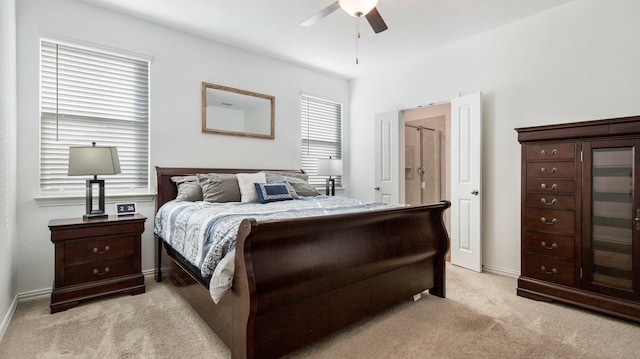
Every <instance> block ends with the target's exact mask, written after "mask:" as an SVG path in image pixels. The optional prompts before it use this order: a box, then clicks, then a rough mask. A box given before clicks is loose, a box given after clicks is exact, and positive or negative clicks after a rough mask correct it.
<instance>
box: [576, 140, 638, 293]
mask: <svg viewBox="0 0 640 359" xmlns="http://www.w3.org/2000/svg"><path fill="white" fill-rule="evenodd" d="M583 156H584V162H583V166H584V167H583V169H584V172H583V183H584V184H585V185H586V186H585V188H583V194H584V196H585V197H586V198H583V200H584V202H583V204H584V207H583V208H584V209H583V222H584V226H583V237H584V241H583V248H582V250H583V257H582V258H583V268H582V270H583V272H582V275H583V284H584V285H585V286H587V287H589V288H591V289H594V290H598V291H600V292H604V293H605V294H606V293H610V294H612V295H618V296H619V295H621V296H623V297H629V298H633V297H635V294H634V292H635V290H636V287H635V285H634V281H635V280H636V279H635V278H634V272H635V270H637V269H636V268H634V263H633V254H634V246H635V245H636V243H637V242H636V239H635V237H637V236H638V234H637V233H638V232H639V231H640V207H638V205H637V201H636V198H635V197H636V193H635V192H636V191H635V188H638V187H637V186H636V185H637V183H636V182H637V177H638V176H637V175H636V163H637V162H636V141H633V140H621V141H594V142H586V143H584V146H583Z"/></svg>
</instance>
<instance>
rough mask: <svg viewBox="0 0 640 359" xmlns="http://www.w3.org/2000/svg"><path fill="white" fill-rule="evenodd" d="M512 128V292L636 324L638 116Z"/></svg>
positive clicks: (639, 292) (639, 310) (639, 309)
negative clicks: (518, 192)
mask: <svg viewBox="0 0 640 359" xmlns="http://www.w3.org/2000/svg"><path fill="white" fill-rule="evenodd" d="M516 131H517V132H518V141H519V142H520V143H521V144H522V197H521V204H522V209H521V216H522V223H521V231H522V233H521V241H522V242H521V251H522V253H521V263H522V268H521V275H520V277H519V279H518V289H517V293H518V295H520V296H523V297H527V298H532V299H536V300H544V301H558V302H563V303H568V304H574V305H578V306H581V307H583V308H587V309H592V310H596V311H599V312H603V313H607V314H611V315H615V316H618V317H622V318H626V319H629V320H633V321H636V322H640V116H636V117H625V118H615V119H608V120H596V121H587V122H578V123H567V124H559V125H550V126H537V127H527V128H518V129H516Z"/></svg>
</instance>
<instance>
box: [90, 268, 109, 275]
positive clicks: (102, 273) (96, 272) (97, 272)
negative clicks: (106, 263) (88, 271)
mask: <svg viewBox="0 0 640 359" xmlns="http://www.w3.org/2000/svg"><path fill="white" fill-rule="evenodd" d="M107 273H109V267H104V272H100V271H99V270H98V269H97V268H96V269H94V270H93V274H97V275H105V274H107Z"/></svg>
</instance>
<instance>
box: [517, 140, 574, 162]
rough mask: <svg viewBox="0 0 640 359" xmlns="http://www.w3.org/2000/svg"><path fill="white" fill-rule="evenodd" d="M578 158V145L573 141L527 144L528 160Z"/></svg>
mask: <svg viewBox="0 0 640 359" xmlns="http://www.w3.org/2000/svg"><path fill="white" fill-rule="evenodd" d="M574 158H576V145H575V143H573V142H566V143H545V144H542V145H528V146H527V160H528V161H532V160H536V161H540V160H550V161H557V160H572V159H574Z"/></svg>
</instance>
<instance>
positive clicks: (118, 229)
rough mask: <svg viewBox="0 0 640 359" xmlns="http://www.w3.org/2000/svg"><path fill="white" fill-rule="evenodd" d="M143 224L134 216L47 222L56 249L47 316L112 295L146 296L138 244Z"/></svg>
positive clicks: (143, 220) (142, 217)
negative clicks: (85, 301) (93, 299)
mask: <svg viewBox="0 0 640 359" xmlns="http://www.w3.org/2000/svg"><path fill="white" fill-rule="evenodd" d="M146 219H147V218H146V217H145V216H142V215H139V214H134V215H129V216H120V217H118V216H109V217H105V218H100V219H91V220H83V219H82V218H69V219H54V220H51V221H49V229H50V230H51V242H53V243H54V245H55V279H54V282H53V291H52V292H51V305H50V306H49V308H50V310H51V313H56V312H60V311H63V310H67V309H69V308H71V307H75V306H76V305H77V304H78V302H79V301H84V300H87V299H92V298H97V297H102V296H106V295H110V294H116V293H126V294H131V295H135V294H140V293H144V291H145V285H144V276H143V275H142V269H141V256H140V252H141V250H140V247H141V243H140V241H141V237H142V232H144V222H145V220H146Z"/></svg>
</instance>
